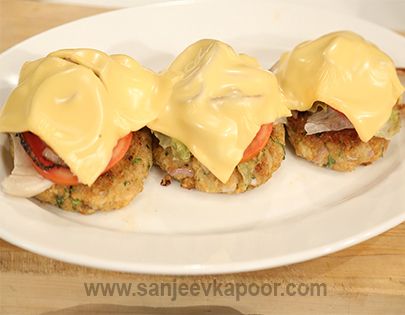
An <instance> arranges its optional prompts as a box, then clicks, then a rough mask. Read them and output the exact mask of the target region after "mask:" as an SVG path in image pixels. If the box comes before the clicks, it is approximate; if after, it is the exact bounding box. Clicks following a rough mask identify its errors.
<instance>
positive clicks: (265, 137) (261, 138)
mask: <svg viewBox="0 0 405 315" xmlns="http://www.w3.org/2000/svg"><path fill="white" fill-rule="evenodd" d="M272 131H273V125H272V124H266V125H262V126H261V127H260V129H259V131H258V133H257V134H256V137H254V139H253V141H252V142H251V143H250V144H249V146H248V147H247V148H246V150H245V152H244V153H243V157H242V160H241V161H240V162H241V163H243V162H246V161H249V160H250V159H252V158H254V157H255V156H256V155H257V154H259V152H260V151H261V150H262V149H263V148H264V147H265V146H266V144H267V142H268V141H269V138H270V135H271V132H272Z"/></svg>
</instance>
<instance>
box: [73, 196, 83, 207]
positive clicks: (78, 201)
mask: <svg viewBox="0 0 405 315" xmlns="http://www.w3.org/2000/svg"><path fill="white" fill-rule="evenodd" d="M81 204H82V201H81V200H80V199H73V198H72V207H73V209H76V207H77V206H80V205H81Z"/></svg>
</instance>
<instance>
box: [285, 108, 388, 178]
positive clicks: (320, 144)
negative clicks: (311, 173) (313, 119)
mask: <svg viewBox="0 0 405 315" xmlns="http://www.w3.org/2000/svg"><path fill="white" fill-rule="evenodd" d="M308 116H309V113H308V112H295V113H294V115H293V117H289V118H288V119H287V134H288V139H289V141H290V142H291V144H292V146H293V147H294V149H295V153H296V154H297V155H298V156H300V157H302V158H304V159H306V160H308V161H311V162H313V163H315V164H317V165H319V166H327V167H329V168H331V169H334V170H336V171H352V170H354V169H355V168H356V167H357V166H359V165H367V164H371V163H373V162H374V161H376V160H377V159H379V158H380V157H382V156H383V154H384V152H385V151H386V150H387V148H388V144H389V141H388V140H386V139H384V138H377V137H373V138H371V140H370V141H368V142H363V141H361V140H360V138H359V136H358V134H357V132H356V130H355V129H344V130H340V131H328V132H322V133H319V134H314V135H307V134H306V131H305V129H304V126H305V123H306V121H307V119H308Z"/></svg>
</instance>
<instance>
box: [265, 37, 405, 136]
mask: <svg viewBox="0 0 405 315" xmlns="http://www.w3.org/2000/svg"><path fill="white" fill-rule="evenodd" d="M273 70H274V73H275V74H276V76H277V78H278V80H279V82H280V86H281V88H282V89H283V91H284V93H285V95H286V97H287V98H288V99H289V107H290V109H291V110H299V111H306V110H308V109H310V108H311V107H312V105H313V103H314V102H315V101H321V102H324V103H326V104H328V105H329V106H331V107H333V108H334V109H336V110H338V111H340V112H342V113H343V114H345V115H346V117H347V118H348V119H349V120H350V121H351V123H352V124H353V126H354V127H355V128H356V131H357V133H358V134H359V136H360V139H361V140H362V141H364V142H367V141H368V140H370V139H371V138H372V137H373V136H374V135H375V134H376V133H377V131H378V130H380V129H381V127H382V126H383V125H384V124H385V122H386V121H387V120H388V119H389V117H390V115H391V111H392V107H393V106H394V105H395V104H396V102H397V100H398V98H399V97H400V95H401V94H402V93H403V91H404V87H403V86H402V85H401V83H400V81H399V79H398V76H397V74H396V71H395V66H394V63H393V61H392V60H391V59H390V57H388V56H387V55H386V54H385V53H384V52H382V51H381V50H380V49H378V48H377V47H376V46H375V45H373V44H371V43H369V42H367V41H365V40H364V39H363V38H362V37H360V36H359V35H357V34H355V33H352V32H335V33H330V34H327V35H325V36H322V37H320V38H318V39H316V40H313V41H308V42H304V43H302V44H300V45H298V46H297V47H295V48H294V49H293V50H292V51H291V52H289V53H285V54H283V55H282V57H281V58H280V60H279V61H278V63H277V64H276V65H275V67H274V68H273Z"/></svg>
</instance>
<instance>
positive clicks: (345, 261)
mask: <svg viewBox="0 0 405 315" xmlns="http://www.w3.org/2000/svg"><path fill="white" fill-rule="evenodd" d="M103 11H106V9H100V8H93V7H91V8H90V7H79V6H67V5H56V4H44V3H41V2H37V1H11V0H0V32H1V33H0V51H3V50H5V49H7V48H8V47H11V46H12V45H14V44H16V43H18V42H20V41H22V40H24V39H25V38H28V37H30V36H32V35H34V34H37V33H39V32H42V31H44V30H47V29H49V28H51V27H54V26H56V25H59V24H63V23H66V22H68V21H71V20H75V19H78V18H81V17H84V16H89V15H93V14H97V13H100V12H103ZM50 237H51V236H50ZM214 280H216V281H218V282H221V283H227V282H231V283H237V282H243V283H246V284H249V283H252V282H256V283H259V284H260V283H264V282H272V283H275V282H280V283H282V284H284V285H285V284H287V283H289V282H293V283H301V282H302V283H306V284H309V283H313V282H318V283H325V284H326V285H327V296H319V297H318V296H313V297H310V296H305V297H304V296H300V297H298V296H294V297H290V296H288V297H287V296H269V297H263V296H261V297H260V296H257V297H254V296H251V297H248V296H245V297H243V298H241V299H240V301H236V300H235V298H234V297H226V296H214V295H210V296H207V297H201V296H198V297H193V296H188V297H181V298H179V299H177V301H171V300H170V297H158V296H145V297H139V296H136V297H134V296H126V297H125V296H123V297H119V296H113V297H102V296H98V297H88V296H87V295H86V294H85V291H84V287H83V283H84V282H118V283H124V282H133V283H139V282H144V283H146V284H151V283H155V282H156V283H160V282H173V281H177V282H184V283H187V284H192V283H194V282H198V283H202V282H206V283H209V282H212V281H214ZM199 305H206V306H205V307H200V306H199ZM139 306H154V307H164V308H158V309H151V308H147V307H146V308H145V307H141V308H140V307H139ZM180 306H187V307H188V308H181V309H173V308H176V307H180ZM191 306H198V307H196V308H190V307H191ZM217 306H222V308H218V307H217ZM224 307H228V308H224ZM45 312H51V313H49V314H113V313H114V314H130V313H131V314H207V313H209V314H241V313H243V314H367V315H368V314H404V313H405V223H403V224H401V225H400V226H398V227H396V228H394V229H392V230H390V231H388V232H386V233H384V234H382V235H380V236H378V237H375V238H373V239H371V240H369V241H367V242H364V243H362V244H360V245H357V246H354V247H351V248H349V249H346V250H343V251H340V252H338V253H336V254H332V255H329V256H326V257H322V258H319V259H315V260H312V261H308V262H305V263H300V264H295V265H291V266H285V267H281V268H275V269H270V270H263V271H257V272H249V273H239V274H229V275H218V276H200V277H185V276H181V277H173V276H158V275H142V274H128V273H119V272H110V271H103V270H98V269H93V268H86V267H81V266H77V265H71V264H67V263H63V262H60V261H56V260H53V259H49V258H46V257H43V256H39V255H36V254H33V253H30V252H27V251H25V250H22V249H20V248H18V247H15V246H13V245H11V244H9V243H7V242H5V241H3V240H0V314H42V313H45Z"/></svg>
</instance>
